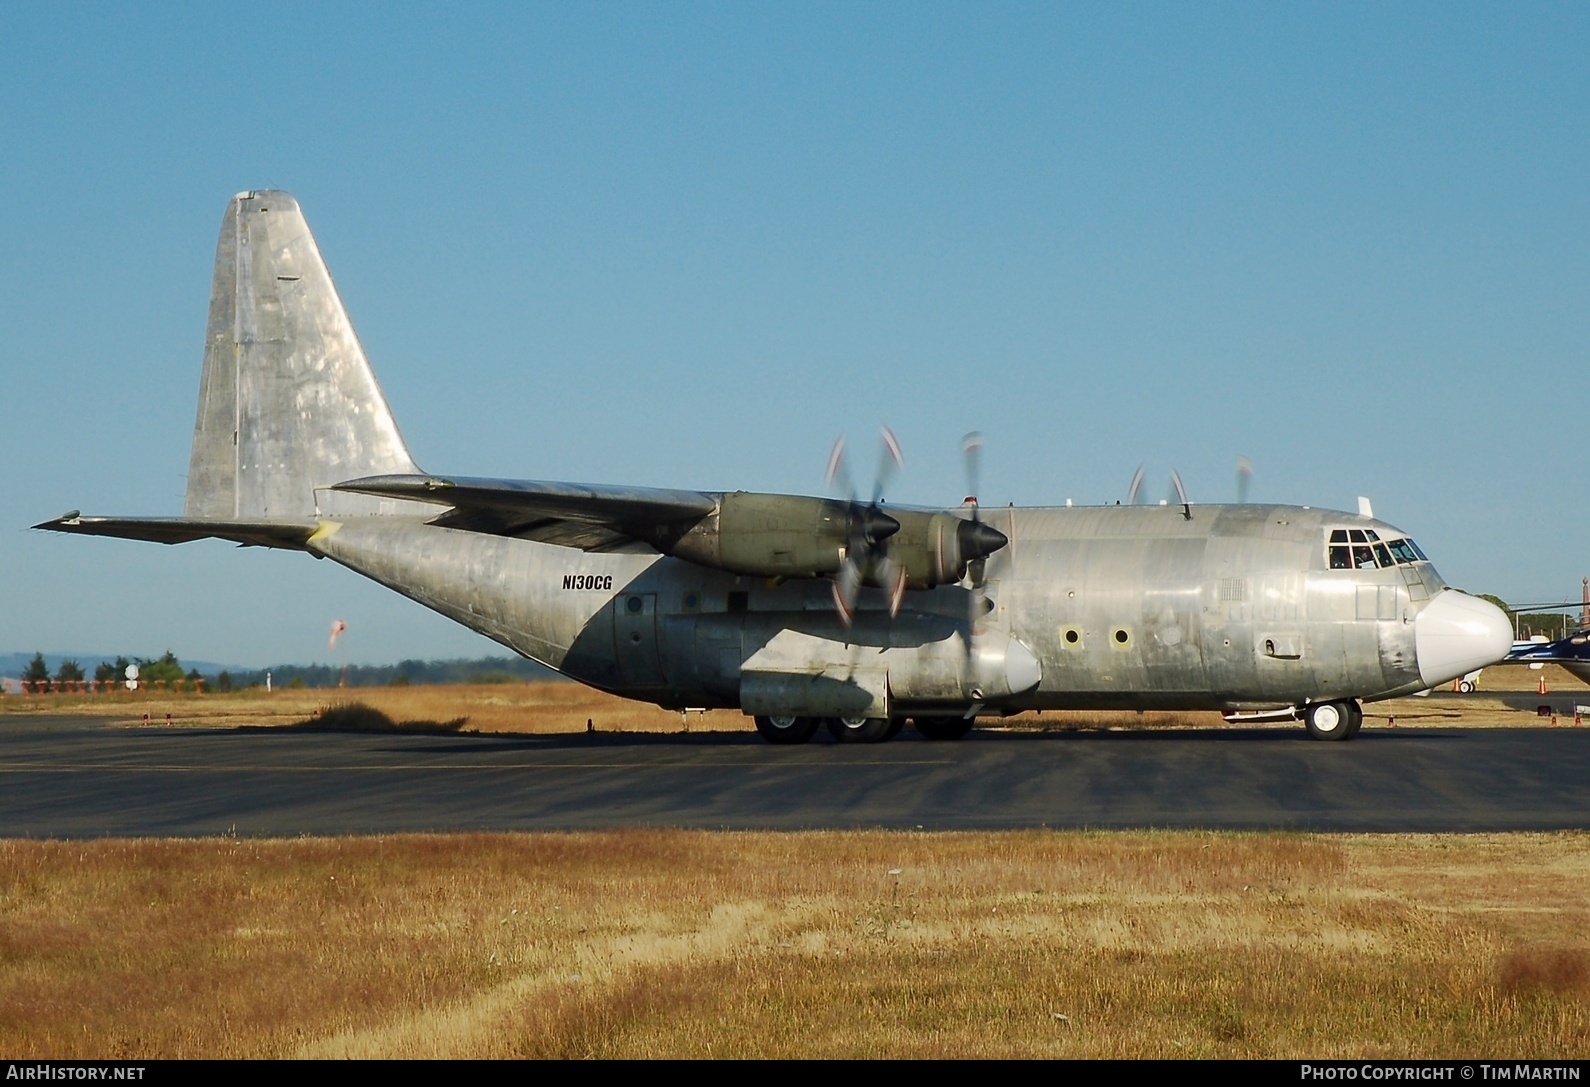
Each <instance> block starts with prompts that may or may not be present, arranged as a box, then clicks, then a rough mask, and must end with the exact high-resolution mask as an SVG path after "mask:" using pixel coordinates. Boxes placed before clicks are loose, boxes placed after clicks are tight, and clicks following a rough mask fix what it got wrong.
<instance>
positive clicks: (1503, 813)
mask: <svg viewBox="0 0 1590 1087" xmlns="http://www.w3.org/2000/svg"><path fill="white" fill-rule="evenodd" d="M617 826H679V827H736V828H740V827H743V828H778V829H794V828H808V827H812V828H815V827H907V828H911V827H918V826H921V827H926V828H998V827H1040V826H1048V827H1219V828H1294V829H1311V830H1342V831H1348V830H1351V831H1369V830H1376V831H1480V830H1525V829H1529V830H1548V829H1569V828H1585V827H1590V728H1584V729H1572V728H1556V729H1552V728H1509V729H1456V728H1452V729H1445V728H1401V729H1387V728H1368V727H1366V728H1365V730H1364V731H1363V732H1362V733H1360V734H1359V736H1358V738H1357V739H1356V740H1354V741H1352V742H1350V743H1317V742H1313V741H1310V740H1308V739H1307V738H1305V736H1304V734H1303V731H1302V729H1301V728H1296V729H1291V728H1288V729H1259V728H1224V729H1210V730H1197V731H1194V730H1188V731H1152V732H1151V731H1142V732H1131V731H1121V732H1074V733H1047V734H1020V733H1001V732H993V731H981V730H980V731H978V732H976V733H974V734H973V735H972V736H971V737H969V738H967V739H966V740H963V741H961V742H958V743H930V742H927V741H924V740H920V739H916V738H914V737H913V735H912V734H911V732H910V731H909V730H908V731H907V732H906V733H905V734H903V735H902V736H901V737H900V738H899V739H896V740H894V741H891V742H889V743H884V744H877V745H868V746H850V745H843V746H842V745H838V744H833V743H829V742H813V743H811V744H808V745H805V746H801V747H773V746H771V745H768V744H766V743H764V742H763V741H762V740H761V739H760V738H759V737H757V736H755V735H754V734H738V733H736V734H721V733H720V734H682V735H668V736H659V735H605V734H597V735H594V736H587V735H575V736H518V735H478V734H456V735H408V734H389V733H381V734H369V733H326V732H307V731H299V730H290V729H261V730H229V729H183V728H122V727H107V726H106V725H105V724H104V723H103V722H101V721H98V720H93V719H82V718H62V717H22V716H6V717H3V718H0V836H3V837H17V836H24V837H96V836H104V835H115V836H141V835H176V836H190V835H213V834H229V833H235V834H240V835H271V836H275V835H286V836H292V835H302V834H349V833H354V834H366V833H386V832H399V831H453V830H485V829H493V830H516V829H517V830H547V829H574V828H592V827H617Z"/></svg>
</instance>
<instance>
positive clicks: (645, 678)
mask: <svg viewBox="0 0 1590 1087" xmlns="http://www.w3.org/2000/svg"><path fill="white" fill-rule="evenodd" d="M614 604H615V605H617V606H616V607H615V608H614V609H613V651H614V653H615V655H616V656H617V657H618V671H619V674H620V675H622V676H623V677H624V684H625V686H628V687H661V686H663V685H664V684H665V682H666V680H665V679H664V678H663V670H662V661H661V659H659V657H658V655H657V594H656V593H620V594H619V596H618V598H617V599H616V600H615V601H614Z"/></svg>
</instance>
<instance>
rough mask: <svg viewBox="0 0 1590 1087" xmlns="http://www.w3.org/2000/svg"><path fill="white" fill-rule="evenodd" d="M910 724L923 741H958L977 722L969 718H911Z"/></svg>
mask: <svg viewBox="0 0 1590 1087" xmlns="http://www.w3.org/2000/svg"><path fill="white" fill-rule="evenodd" d="M911 723H912V724H913V725H915V726H916V730H917V732H919V733H921V734H922V738H923V739H924V740H959V739H961V738H963V737H964V736H965V735H966V734H967V733H968V732H970V731H972V726H973V725H974V724H976V723H977V722H976V721H974V720H972V719H971V718H970V717H913V718H911Z"/></svg>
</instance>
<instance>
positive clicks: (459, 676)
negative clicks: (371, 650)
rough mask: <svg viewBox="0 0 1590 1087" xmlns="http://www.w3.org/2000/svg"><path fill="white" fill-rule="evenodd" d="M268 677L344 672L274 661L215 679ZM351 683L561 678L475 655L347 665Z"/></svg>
mask: <svg viewBox="0 0 1590 1087" xmlns="http://www.w3.org/2000/svg"><path fill="white" fill-rule="evenodd" d="M266 672H269V673H270V675H271V684H272V686H276V687H293V686H300V687H335V686H337V685H338V684H339V683H340V682H341V680H342V674H343V670H342V668H341V667H340V666H339V665H335V664H276V665H272V666H271V667H270V668H260V669H257V670H255V671H250V672H241V671H240V672H234V673H231V674H230V675H228V674H227V673H224V672H223V673H221V675H220V676H217V677H216V680H217V683H216V687H217V689H220V683H221V681H222V678H223V677H224V678H225V680H226V681H227V684H228V686H229V687H256V686H261V687H262V686H264V685H265V673H266ZM347 674H348V686H350V687H406V686H409V685H410V684H413V685H415V686H425V685H431V684H437V683H525V682H528V681H530V680H538V679H560V678H562V677H560V676H559V675H558V673H556V672H554V671H553V670H552V669H550V668H548V667H547V666H546V665H544V664H537V663H536V662H535V661H531V660H525V659H523V658H521V657H476V658H473V659H466V658H460V659H455V660H431V661H424V660H414V659H411V660H403V661H399V662H398V663H396V664H350V665H348V669H347Z"/></svg>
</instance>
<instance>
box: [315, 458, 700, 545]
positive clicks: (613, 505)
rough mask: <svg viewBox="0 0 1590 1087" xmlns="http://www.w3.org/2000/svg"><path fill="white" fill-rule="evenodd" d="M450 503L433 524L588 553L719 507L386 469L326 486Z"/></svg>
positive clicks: (659, 534)
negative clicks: (381, 473) (392, 472)
mask: <svg viewBox="0 0 1590 1087" xmlns="http://www.w3.org/2000/svg"><path fill="white" fill-rule="evenodd" d="M331 489H332V490H335V491H347V492H351V493H354V494H366V495H373V496H376V497H379V498H395V499H407V500H410V501H417V502H429V503H431V504H433V505H437V506H448V507H451V508H450V509H449V511H448V512H446V513H444V514H443V515H442V516H440V517H438V518H437V519H436V520H434V521H433V522H432V524H436V525H441V526H443V527H446V528H457V529H463V530H466V531H470V532H485V533H489V534H492V535H497V536H517V537H520V538H522V539H534V540H540V541H542V542H544V543H556V544H560V545H562V546H565V547H578V548H581V549H583V550H587V551H607V550H614V549H616V548H619V547H623V546H625V545H627V544H630V543H640V544H645V545H648V546H651V547H658V546H659V545H669V544H672V543H673V542H674V541H675V540H677V539H678V538H679V537H680V536H683V535H684V534H685V533H686V532H688V531H690V529H691V528H692V527H693V526H694V525H696V524H698V523H699V522H700V521H701V520H702V519H703V518H705V517H708V516H710V515H711V514H712V513H713V511H715V510H716V509H717V508H718V500H717V498H716V496H714V495H710V494H705V493H703V492H701V491H681V490H669V489H666V488H660V487H617V486H604V485H599V484H587V483H547V482H542V481H539V480H515V479H474V478H467V477H451V478H446V477H439V476H432V475H423V474H421V475H411V474H405V475H386V476H370V477H367V478H364V479H354V480H349V481H348V482H346V483H339V484H337V485H336V486H334V487H332V488H331Z"/></svg>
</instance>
